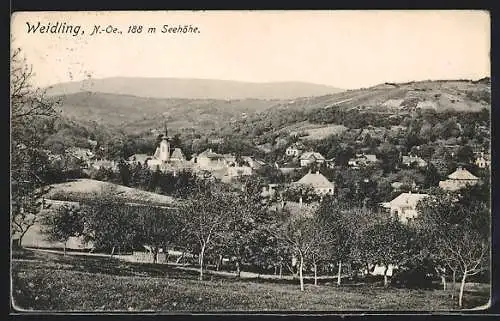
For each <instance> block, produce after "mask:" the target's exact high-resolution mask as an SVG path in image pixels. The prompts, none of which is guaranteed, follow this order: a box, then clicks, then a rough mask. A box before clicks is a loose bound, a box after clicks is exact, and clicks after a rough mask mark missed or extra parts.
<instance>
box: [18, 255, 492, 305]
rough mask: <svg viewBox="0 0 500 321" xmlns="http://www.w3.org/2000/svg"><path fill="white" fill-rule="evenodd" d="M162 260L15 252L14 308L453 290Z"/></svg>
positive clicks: (296, 300)
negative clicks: (201, 270) (209, 270)
mask: <svg viewBox="0 0 500 321" xmlns="http://www.w3.org/2000/svg"><path fill="white" fill-rule="evenodd" d="M206 279H207V280H204V281H198V280H197V274H196V272H194V271H185V270H180V269H178V268H176V267H172V266H166V265H163V264H157V265H153V264H139V263H127V262H122V261H119V260H116V259H113V258H106V257H89V256H69V255H68V256H66V257H63V256H62V255H61V254H54V253H43V252H36V251H31V250H22V251H21V252H20V251H16V252H14V253H13V262H12V280H13V291H12V293H13V299H14V303H15V307H16V308H17V309H22V310H33V311H93V310H98V311H162V312H179V311H193V312H196V311H224V310H231V311H304V310H308V311H347V310H350V311H355V310H356V311H374V310H375V311H377V310H378V311H379V310H415V311H447V310H448V311H449V310H453V309H456V306H455V301H456V300H455V301H454V300H452V299H451V297H450V293H449V292H447V291H443V290H440V289H435V290H410V289H396V288H388V289H384V288H383V287H382V286H380V285H379V284H376V283H371V284H362V283H361V284H346V285H343V286H340V287H338V286H336V285H334V284H331V283H326V284H321V285H320V286H314V285H313V284H310V282H311V281H309V284H306V287H305V291H304V292H300V291H299V288H298V284H297V282H296V281H293V280H278V279H276V280H261V279H259V280H257V279H236V278H235V277H228V276H226V277H222V276H215V275H207V276H206ZM323 282H325V281H323ZM488 298H489V287H488V286H487V285H471V284H468V285H467V290H466V293H465V296H464V301H465V307H466V308H467V307H474V306H478V305H482V304H485V303H486V302H487V301H488Z"/></svg>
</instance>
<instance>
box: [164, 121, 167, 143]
mask: <svg viewBox="0 0 500 321" xmlns="http://www.w3.org/2000/svg"><path fill="white" fill-rule="evenodd" d="M163 126H164V127H165V138H166V139H168V128H167V122H165V123H164V125H163Z"/></svg>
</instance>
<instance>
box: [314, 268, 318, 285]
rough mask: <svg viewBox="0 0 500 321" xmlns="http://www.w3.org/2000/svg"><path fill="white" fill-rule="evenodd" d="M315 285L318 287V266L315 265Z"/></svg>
mask: <svg viewBox="0 0 500 321" xmlns="http://www.w3.org/2000/svg"><path fill="white" fill-rule="evenodd" d="M314 285H318V265H317V264H316V263H314Z"/></svg>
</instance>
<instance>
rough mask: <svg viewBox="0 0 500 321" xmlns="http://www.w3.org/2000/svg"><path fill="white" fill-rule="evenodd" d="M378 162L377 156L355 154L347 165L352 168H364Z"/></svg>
mask: <svg viewBox="0 0 500 321" xmlns="http://www.w3.org/2000/svg"><path fill="white" fill-rule="evenodd" d="M377 162H378V159H377V156H376V155H373V154H365V153H362V154H356V155H355V157H354V158H351V159H349V161H348V162H347V165H348V166H349V167H352V168H360V167H365V166H368V165H371V164H375V163H377Z"/></svg>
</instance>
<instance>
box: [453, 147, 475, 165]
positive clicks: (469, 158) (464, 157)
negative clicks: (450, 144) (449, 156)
mask: <svg viewBox="0 0 500 321" xmlns="http://www.w3.org/2000/svg"><path fill="white" fill-rule="evenodd" d="M456 160H457V162H459V163H462V164H464V165H468V164H471V163H472V162H473V161H474V151H473V150H472V147H470V146H469V145H465V146H461V147H460V148H459V149H458V150H457V154H456Z"/></svg>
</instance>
